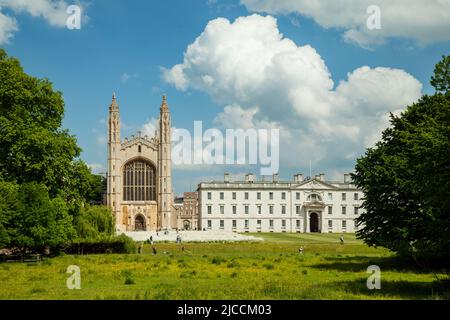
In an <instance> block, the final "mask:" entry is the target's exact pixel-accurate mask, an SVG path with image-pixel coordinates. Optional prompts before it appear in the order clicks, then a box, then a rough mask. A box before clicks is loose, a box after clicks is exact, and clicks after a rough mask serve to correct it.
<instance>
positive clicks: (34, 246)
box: [0, 182, 75, 254]
mask: <svg viewBox="0 0 450 320" xmlns="http://www.w3.org/2000/svg"><path fill="white" fill-rule="evenodd" d="M0 197H1V199H3V200H6V201H4V202H3V203H2V207H1V216H2V220H3V221H2V223H3V227H4V237H3V239H2V242H3V243H2V245H3V246H5V247H8V248H13V249H19V250H20V252H21V253H22V254H24V253H26V252H27V251H29V250H31V251H42V250H43V249H44V248H45V247H46V246H58V245H60V244H63V243H67V242H69V240H70V239H72V238H73V237H74V236H75V230H74V228H73V226H72V217H71V216H70V215H69V213H68V210H67V206H66V203H65V201H64V200H62V199H61V198H59V197H56V198H53V199H52V198H50V196H49V193H48V188H47V187H46V186H44V185H42V184H38V183H36V182H29V183H23V184H21V185H17V184H15V183H12V182H6V183H5V182H0Z"/></svg>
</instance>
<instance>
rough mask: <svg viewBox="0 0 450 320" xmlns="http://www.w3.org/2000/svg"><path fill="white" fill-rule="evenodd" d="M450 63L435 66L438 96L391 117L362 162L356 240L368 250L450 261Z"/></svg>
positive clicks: (357, 175)
mask: <svg viewBox="0 0 450 320" xmlns="http://www.w3.org/2000/svg"><path fill="white" fill-rule="evenodd" d="M449 62H450V59H449V57H443V59H442V61H441V62H440V63H438V64H437V66H436V69H435V74H434V76H433V78H432V81H431V82H432V84H433V85H434V86H435V87H436V90H437V93H436V94H434V95H432V96H428V95H425V96H423V97H422V98H421V99H420V100H419V101H418V102H417V103H414V104H413V105H411V106H409V107H407V109H406V110H405V111H404V112H403V113H402V114H401V115H400V116H394V115H392V114H391V126H390V128H388V129H386V130H385V131H384V132H383V135H382V139H381V141H379V142H378V143H377V144H376V145H375V147H374V148H370V149H368V150H367V152H366V154H365V156H364V157H362V158H360V159H358V161H357V164H356V169H355V174H353V180H354V181H355V183H356V185H357V186H358V187H359V188H362V189H363V191H364V193H365V199H364V204H363V207H364V208H365V212H364V213H362V214H361V215H360V217H359V218H358V219H357V222H358V223H359V224H360V225H361V229H360V230H359V231H358V232H357V236H358V237H359V238H360V239H363V240H364V241H365V242H366V243H368V244H369V245H374V246H384V247H387V248H389V249H391V250H393V251H396V252H398V253H401V254H409V255H416V256H427V257H447V258H448V257H450V153H449V151H450V92H449V88H450V79H449V73H448V72H449V71H448V70H449V69H448V65H449ZM443 261H445V259H444V260H443ZM447 261H450V259H447ZM447 263H448V262H447Z"/></svg>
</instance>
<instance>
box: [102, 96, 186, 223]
mask: <svg viewBox="0 0 450 320" xmlns="http://www.w3.org/2000/svg"><path fill="white" fill-rule="evenodd" d="M106 201H107V205H108V206H109V207H110V208H111V210H112V212H113V216H114V219H115V223H116V230H117V231H144V230H145V231H152V230H165V229H173V228H176V227H177V217H176V215H175V214H172V201H173V196H172V168H171V119H170V111H169V106H168V104H167V100H166V97H165V96H163V99H162V104H161V107H160V117H159V121H158V129H157V130H156V132H155V135H154V136H153V137H148V136H142V135H141V133H140V132H139V133H138V135H137V136H132V137H131V138H130V139H128V138H125V139H124V140H121V138H120V113H119V105H118V103H117V100H116V96H115V94H114V95H113V97H112V102H111V105H110V107H109V121H108V173H107V194H106Z"/></svg>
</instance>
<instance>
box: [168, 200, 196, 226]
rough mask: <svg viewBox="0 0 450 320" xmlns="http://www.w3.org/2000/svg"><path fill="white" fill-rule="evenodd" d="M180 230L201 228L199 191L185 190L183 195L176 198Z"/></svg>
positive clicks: (175, 206) (175, 205)
mask: <svg viewBox="0 0 450 320" xmlns="http://www.w3.org/2000/svg"><path fill="white" fill-rule="evenodd" d="M174 208H175V210H176V212H177V220H178V229H179V230H199V222H200V220H199V212H198V193H197V192H184V193H183V197H180V198H175V204H174Z"/></svg>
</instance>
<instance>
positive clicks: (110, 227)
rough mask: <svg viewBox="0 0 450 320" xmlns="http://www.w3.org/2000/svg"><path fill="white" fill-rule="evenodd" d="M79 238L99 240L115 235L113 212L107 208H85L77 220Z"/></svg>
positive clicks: (75, 222) (75, 224) (76, 226)
mask: <svg viewBox="0 0 450 320" xmlns="http://www.w3.org/2000/svg"><path fill="white" fill-rule="evenodd" d="M74 226H75V229H76V231H77V234H78V237H80V238H83V239H99V238H101V237H102V236H113V235H114V220H113V217H112V213H111V210H110V209H109V208H108V207H105V206H89V205H88V206H85V207H84V208H82V209H81V210H80V212H79V214H78V215H77V217H76V218H75V221H74Z"/></svg>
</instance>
